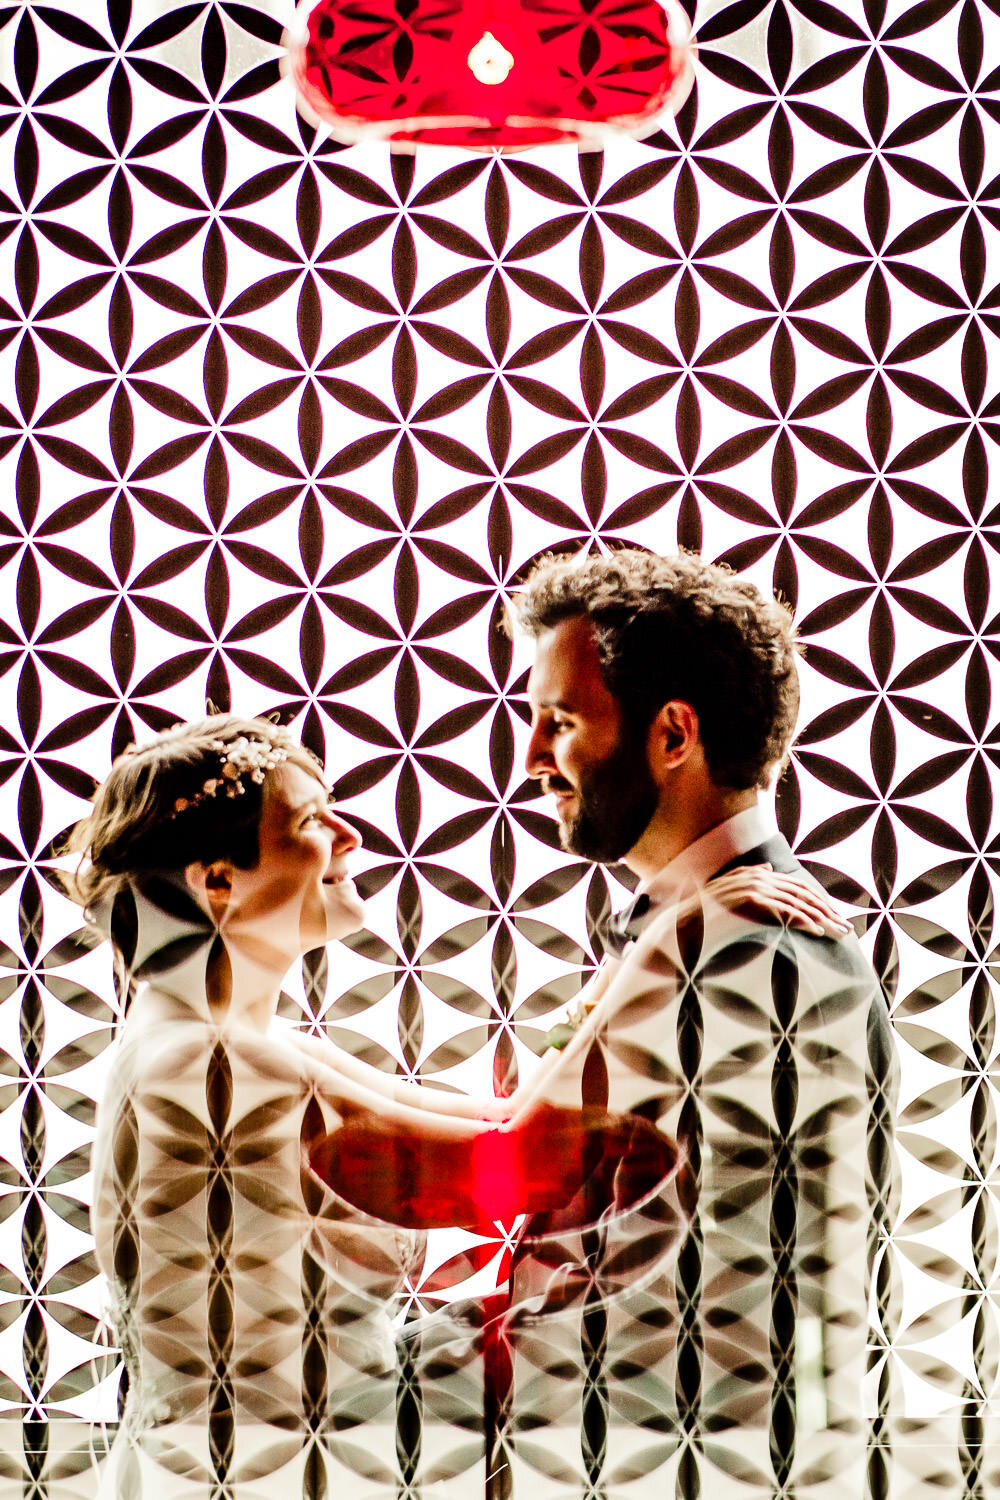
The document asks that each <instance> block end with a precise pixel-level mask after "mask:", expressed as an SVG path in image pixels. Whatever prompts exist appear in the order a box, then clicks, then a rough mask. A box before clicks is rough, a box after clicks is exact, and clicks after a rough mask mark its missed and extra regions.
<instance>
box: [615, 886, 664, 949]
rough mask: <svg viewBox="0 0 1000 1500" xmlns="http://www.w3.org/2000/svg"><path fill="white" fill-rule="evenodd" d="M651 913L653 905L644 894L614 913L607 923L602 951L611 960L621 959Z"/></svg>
mask: <svg viewBox="0 0 1000 1500" xmlns="http://www.w3.org/2000/svg"><path fill="white" fill-rule="evenodd" d="M652 913H653V903H652V901H651V900H650V898H649V896H647V895H646V893H645V892H643V894H642V895H641V896H636V897H634V899H633V900H631V901H630V902H629V903H628V905H627V906H623V907H622V909H621V911H619V912H616V913H615V915H614V916H613V917H612V918H611V920H610V922H609V923H608V930H607V936H606V937H605V939H604V951H605V953H607V954H610V956H611V957H612V958H621V956H622V954H623V953H624V952H625V950H626V948H627V947H628V945H629V943H634V942H635V940H636V938H637V937H638V936H639V934H640V932H641V931H642V929H643V927H644V926H645V925H646V923H647V922H648V921H649V919H650V917H651V916H652Z"/></svg>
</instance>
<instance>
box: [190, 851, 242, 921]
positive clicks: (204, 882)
mask: <svg viewBox="0 0 1000 1500" xmlns="http://www.w3.org/2000/svg"><path fill="white" fill-rule="evenodd" d="M184 879H185V880H186V881H187V884H188V886H189V887H190V888H191V890H192V891H194V893H195V895H196V896H197V897H198V900H199V901H200V902H201V904H202V905H203V906H206V907H207V908H208V910H209V911H210V912H211V914H212V916H213V917H219V916H221V914H222V913H223V912H224V911H225V909H226V907H227V906H228V905H229V898H230V896H231V895H232V892H233V867H232V865H231V864H230V863H229V862H228V860H224V859H215V860H213V861H212V863H211V864H210V865H205V864H202V863H201V861H200V860H198V861H196V862H195V863H194V864H190V865H187V866H186V867H185V870H184Z"/></svg>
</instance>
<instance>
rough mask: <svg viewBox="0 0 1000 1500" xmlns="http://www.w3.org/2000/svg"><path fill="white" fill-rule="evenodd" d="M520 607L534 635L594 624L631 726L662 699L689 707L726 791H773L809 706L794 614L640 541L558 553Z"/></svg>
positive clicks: (639, 725)
mask: <svg viewBox="0 0 1000 1500" xmlns="http://www.w3.org/2000/svg"><path fill="white" fill-rule="evenodd" d="M511 613H512V615H513V619H514V623H515V625H516V626H517V627H519V628H520V629H521V630H522V631H524V632H525V633H526V634H528V635H529V636H532V637H537V636H539V635H540V634H541V632H542V631H543V630H548V629H551V628H552V627H553V626H555V625H558V624H559V623H560V622H561V621H562V620H569V619H575V618H579V617H581V616H582V617H584V618H586V619H588V620H589V621H590V623H591V626H592V627H593V631H594V639H595V641H596V644H597V650H598V653H599V656H600V661H601V668H602V673H603V676H604V680H605V683H606V684H607V686H608V688H609V690H610V691H611V692H612V693H613V694H614V696H615V697H616V698H617V699H618V701H619V703H620V704H621V708H622V712H623V714H624V717H625V720H626V722H627V724H628V726H629V728H630V729H631V730H632V731H633V733H638V734H643V735H644V734H645V733H646V731H647V730H648V728H649V726H650V724H651V723H652V721H653V719H654V718H655V716H656V714H657V712H658V711H659V709H660V708H661V707H662V706H663V704H664V703H668V702H670V701H671V700H672V699H681V700H683V701H684V702H685V703H689V704H690V705H691V707H692V708H693V709H694V710H695V712H696V713H697V715H698V725H699V731H700V737H701V743H702V747H703V749H704V752H705V759H706V763H707V766H708V771H709V774H710V776H711V777H712V780H713V781H714V782H715V783H716V785H717V786H720V787H726V788H729V789H732V790H736V791H743V790H746V789H747V788H749V787H758V786H765V785H766V784H767V781H768V778H769V774H770V771H771V768H772V767H773V766H774V765H776V764H777V763H779V762H780V761H782V760H783V758H784V756H785V753H786V751H787V749H788V746H789V743H790V742H791V738H792V734H793V732H794V729H795V719H796V716H797V714H798V707H799V681H798V672H797V670H796V653H797V647H796V643H795V629H794V626H793V624H792V619H791V614H790V612H789V611H788V610H787V609H786V608H785V606H784V605H782V604H780V603H779V602H778V601H777V600H775V599H773V598H765V597H764V596H763V595H762V594H761V593H760V591H759V590H758V589H757V588H756V587H755V586H754V584H752V583H750V582H749V581H748V580H747V579H745V578H740V577H738V576H737V575H736V574H734V573H732V572H731V571H730V570H729V569H728V568H725V567H722V566H720V565H718V564H715V563H706V562H703V561H702V559H701V558H700V557H698V556H697V555H695V554H693V553H684V552H682V553H678V554H676V555H671V556H666V557H659V556H657V555H656V554H655V553H650V552H643V551H640V550H639V549H638V548H627V549H623V550H621V551H619V552H613V553H610V554H609V555H606V556H598V555H592V556H589V557H580V556H576V557H572V558H566V557H552V556H550V557H546V558H543V559H542V560H541V562H539V563H538V564H537V565H536V566H535V568H534V570H533V571H532V572H531V574H530V575H529V577H528V579H527V581H526V583H525V585H524V587H523V589H521V590H520V591H519V592H518V593H517V594H515V595H514V597H513V599H512V600H511Z"/></svg>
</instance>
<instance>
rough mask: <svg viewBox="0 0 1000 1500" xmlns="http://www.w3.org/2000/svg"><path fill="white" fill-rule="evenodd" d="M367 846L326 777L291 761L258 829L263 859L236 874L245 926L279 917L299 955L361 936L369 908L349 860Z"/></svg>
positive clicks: (268, 797)
mask: <svg viewBox="0 0 1000 1500" xmlns="http://www.w3.org/2000/svg"><path fill="white" fill-rule="evenodd" d="M360 842H361V840H360V839H359V837H358V835H357V834H356V833H355V831H354V829H353V828H351V826H350V825H349V824H348V823H345V822H344V821H343V819H342V818H340V817H338V816H337V814H336V813H335V812H333V810H332V808H331V807H330V802H329V792H328V790H327V787H326V785H325V783H324V782H323V781H321V780H320V778H319V776H318V775H316V776H313V775H311V774H310V773H309V772H308V771H306V770H305V769H304V768H303V767H302V766H300V765H296V764H295V763H294V762H291V761H286V762H285V763H284V764H283V765H280V766H278V767H276V769H275V770H274V771H272V772H271V773H270V775H269V776H268V779H267V785H266V787H265V791H264V803H263V807H262V809H261V817H260V827H259V848H260V857H259V859H258V861H257V863H256V865H255V866H254V867H253V868H252V869H250V870H234V871H233V888H232V895H233V897H234V898H235V905H236V908H237V910H235V911H231V916H232V917H233V918H235V919H236V920H237V921H238V922H239V923H240V924H244V923H246V924H252V923H255V922H256V923H259V922H264V921H266V920H267V919H268V918H273V917H275V916H279V915H280V918H281V921H282V924H283V925H286V926H287V931H288V936H289V937H291V936H292V934H293V932H294V927H295V925H296V924H297V926H298V937H299V943H298V947H299V951H300V952H303V953H305V952H308V950H309V949H310V948H318V947H320V946H321V945H322V944H323V943H328V942H331V941H332V940H333V939H334V938H340V937H346V936H347V934H348V933H350V932H357V930H358V928H359V927H361V926H362V925H363V923H364V904H363V902H362V900H361V897H360V896H359V895H358V893H357V891H356V890H355V888H354V884H353V882H352V881H351V880H350V878H349V876H348V860H349V856H350V855H351V854H352V853H353V851H354V850H355V849H357V847H358V845H359V844H360Z"/></svg>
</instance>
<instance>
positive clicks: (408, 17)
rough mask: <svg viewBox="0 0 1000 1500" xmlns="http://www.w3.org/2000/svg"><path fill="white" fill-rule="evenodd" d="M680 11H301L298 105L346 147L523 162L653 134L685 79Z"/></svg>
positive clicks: (558, 2)
mask: <svg viewBox="0 0 1000 1500" xmlns="http://www.w3.org/2000/svg"><path fill="white" fill-rule="evenodd" d="M689 35H690V26H689V24H688V20H687V16H686V15H685V13H684V11H683V10H682V9H681V8H680V6H679V5H678V4H677V3H676V0H468V3H465V4H462V3H460V0H306V3H304V4H302V5H300V6H299V10H298V12H297V31H290V32H289V34H288V35H287V36H286V41H287V44H288V48H289V69H290V72H291V75H292V77H293V79H294V82H295V85H296V88H297V89H298V92H299V99H300V108H302V109H303V110H304V112H305V113H307V114H309V115H312V116H313V117H314V118H315V119H316V120H317V121H318V122H322V123H323V124H324V125H326V126H327V128H328V129H329V130H330V132H331V134H332V135H333V136H334V137H335V138H336V139H338V140H341V141H345V142H350V143H354V142H357V141H365V140H387V141H389V142H390V143H391V144H392V145H394V146H409V147H412V146H413V145H415V144H417V143H422V142H432V143H436V144H440V145H448V146H465V147H468V148H470V149H472V150H479V151H492V150H500V151H518V150H524V149H525V148H527V147H529V146H535V145H542V144H545V143H548V142H553V141H573V142H576V143H577V144H578V145H580V146H582V147H585V148H586V147H590V148H594V147H599V146H601V145H603V143H604V141H605V139H606V138H607V136H608V135H609V134H611V133H615V134H617V133H621V132H625V133H627V134H630V135H638V136H641V135H646V134H648V133H649V132H650V131H651V130H653V129H655V128H656V122H657V120H658V118H659V117H660V115H661V114H662V113H663V112H664V110H665V109H667V108H674V109H676V108H678V107H679V105H680V104H681V103H682V102H683V100H684V98H685V97H686V95H687V92H688V89H689V87H690V81H691V72H692V65H691V52H692V48H691V46H690V43H689Z"/></svg>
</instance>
